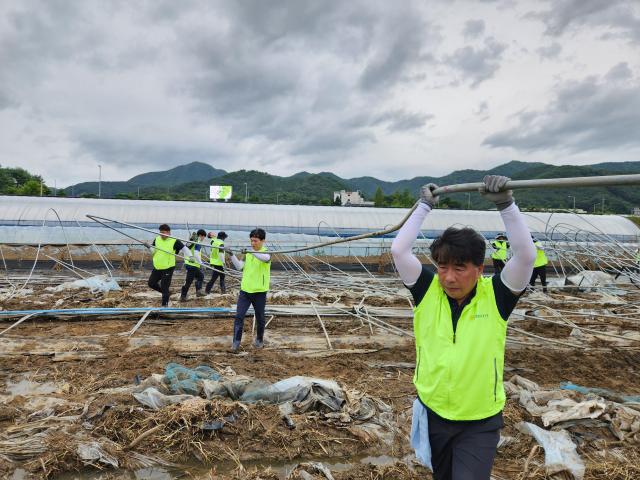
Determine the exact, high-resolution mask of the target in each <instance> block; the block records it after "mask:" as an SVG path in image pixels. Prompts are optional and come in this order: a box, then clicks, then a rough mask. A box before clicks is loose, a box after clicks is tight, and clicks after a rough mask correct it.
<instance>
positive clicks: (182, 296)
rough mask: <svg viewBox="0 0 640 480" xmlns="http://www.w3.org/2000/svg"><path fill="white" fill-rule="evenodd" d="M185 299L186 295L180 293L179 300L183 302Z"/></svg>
mask: <svg viewBox="0 0 640 480" xmlns="http://www.w3.org/2000/svg"><path fill="white" fill-rule="evenodd" d="M186 301H187V296H186V295H180V302H181V303H184V302H186Z"/></svg>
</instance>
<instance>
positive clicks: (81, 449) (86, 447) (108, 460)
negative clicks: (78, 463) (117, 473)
mask: <svg viewBox="0 0 640 480" xmlns="http://www.w3.org/2000/svg"><path fill="white" fill-rule="evenodd" d="M76 451H77V453H78V457H80V459H81V460H82V461H83V462H84V463H86V464H88V465H92V464H94V463H95V462H100V463H103V464H105V465H111V466H112V467H114V468H118V460H117V459H116V458H115V457H113V456H111V455H109V454H108V453H107V452H105V451H104V449H103V448H102V445H100V444H99V443H98V442H86V443H79V444H78V448H77V450H76Z"/></svg>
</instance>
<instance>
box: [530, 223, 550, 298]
mask: <svg viewBox="0 0 640 480" xmlns="http://www.w3.org/2000/svg"><path fill="white" fill-rule="evenodd" d="M531 239H532V240H533V244H534V245H535V247H536V261H535V263H534V264H533V272H532V273H531V279H530V281H529V285H531V286H532V287H534V286H535V284H536V278H538V277H540V283H541V284H542V291H543V292H544V293H547V264H548V263H549V260H548V259H547V255H546V254H545V253H544V249H543V248H542V243H540V241H539V240H535V239H534V238H533V235H532V236H531Z"/></svg>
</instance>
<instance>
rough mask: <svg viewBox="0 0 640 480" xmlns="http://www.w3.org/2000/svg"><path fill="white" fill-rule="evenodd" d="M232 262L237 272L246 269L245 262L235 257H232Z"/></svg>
mask: <svg viewBox="0 0 640 480" xmlns="http://www.w3.org/2000/svg"><path fill="white" fill-rule="evenodd" d="M231 262H232V263H233V266H234V267H236V270H242V269H243V268H244V262H243V261H242V260H240V259H239V258H238V257H236V256H235V255H231Z"/></svg>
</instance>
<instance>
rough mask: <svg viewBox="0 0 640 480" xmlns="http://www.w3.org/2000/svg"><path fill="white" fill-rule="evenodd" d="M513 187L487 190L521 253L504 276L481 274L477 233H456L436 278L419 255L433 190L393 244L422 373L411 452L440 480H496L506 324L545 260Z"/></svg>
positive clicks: (440, 250) (437, 256) (442, 241)
mask: <svg viewBox="0 0 640 480" xmlns="http://www.w3.org/2000/svg"><path fill="white" fill-rule="evenodd" d="M508 181H509V179H508V178H507V177H503V176H498V175H491V176H486V177H485V178H484V182H483V187H482V188H481V189H480V193H482V194H483V195H484V196H485V198H487V199H488V200H490V201H492V202H494V203H495V204H496V206H497V209H498V212H499V214H500V217H501V218H502V221H503V223H504V226H505V231H506V235H507V238H508V240H509V244H510V246H511V250H512V252H513V255H512V257H511V259H510V260H509V261H508V262H507V263H506V264H505V267H504V269H503V270H502V272H500V273H495V274H494V275H493V276H491V277H484V276H483V275H482V273H483V269H484V260H485V254H486V248H487V245H486V243H485V239H484V237H482V235H480V234H479V233H478V232H476V231H475V230H473V229H472V228H456V227H449V228H447V229H446V230H445V231H444V232H443V233H442V235H441V236H440V237H438V238H436V239H435V240H434V241H433V242H432V244H431V246H430V252H431V258H432V259H433V261H434V264H435V265H436V272H433V271H431V270H430V269H429V268H428V267H427V266H426V265H422V264H421V263H420V261H419V260H418V258H417V257H416V256H415V255H414V254H413V253H412V248H413V244H414V242H415V240H416V238H417V237H418V235H419V234H420V228H421V225H422V223H423V221H424V219H425V218H426V216H427V215H428V214H429V213H430V212H431V211H432V210H433V208H434V205H436V201H437V198H436V197H435V195H434V194H433V191H434V190H435V189H436V188H437V186H436V185H434V184H428V185H425V186H423V187H422V189H421V194H420V201H419V203H418V205H417V207H416V209H415V210H414V211H413V213H412V214H411V215H410V217H409V218H408V219H407V221H406V222H405V224H404V225H403V226H402V228H401V229H400V230H399V232H398V234H397V236H396V238H395V239H394V240H393V243H392V245H391V254H392V256H393V260H394V264H395V266H396V269H397V271H398V274H399V275H400V277H401V279H402V281H403V283H404V284H405V286H406V287H407V288H409V290H410V292H411V294H412V296H413V299H414V304H415V309H414V321H413V326H414V334H415V342H416V367H415V372H414V376H413V383H414V385H415V387H416V391H417V398H416V400H415V402H414V404H413V422H412V429H411V445H412V447H413V448H414V450H415V452H416V456H417V457H418V459H420V461H421V462H422V463H424V464H425V465H427V466H429V467H430V468H431V469H432V470H433V472H434V478H435V479H477V480H481V479H482V480H484V479H486V480H489V478H490V476H491V468H492V466H493V460H494V457H495V453H496V449H497V445H498V440H499V438H500V429H501V428H502V427H503V419H502V410H503V408H504V405H505V392H504V388H503V383H502V377H503V369H504V352H505V343H506V337H507V319H508V318H509V315H510V314H511V312H512V311H513V309H514V308H515V305H516V303H517V301H518V299H519V297H520V295H521V294H522V292H523V291H524V290H525V288H526V286H527V283H528V280H529V278H530V277H531V271H532V269H533V262H534V260H535V257H536V253H535V247H534V246H533V242H532V241H531V236H530V233H529V230H528V228H527V225H526V223H525V220H524V216H523V215H522V214H521V213H520V210H519V209H518V207H517V205H516V204H515V203H514V200H513V196H512V193H511V191H510V190H505V186H506V184H507V182H508Z"/></svg>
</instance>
